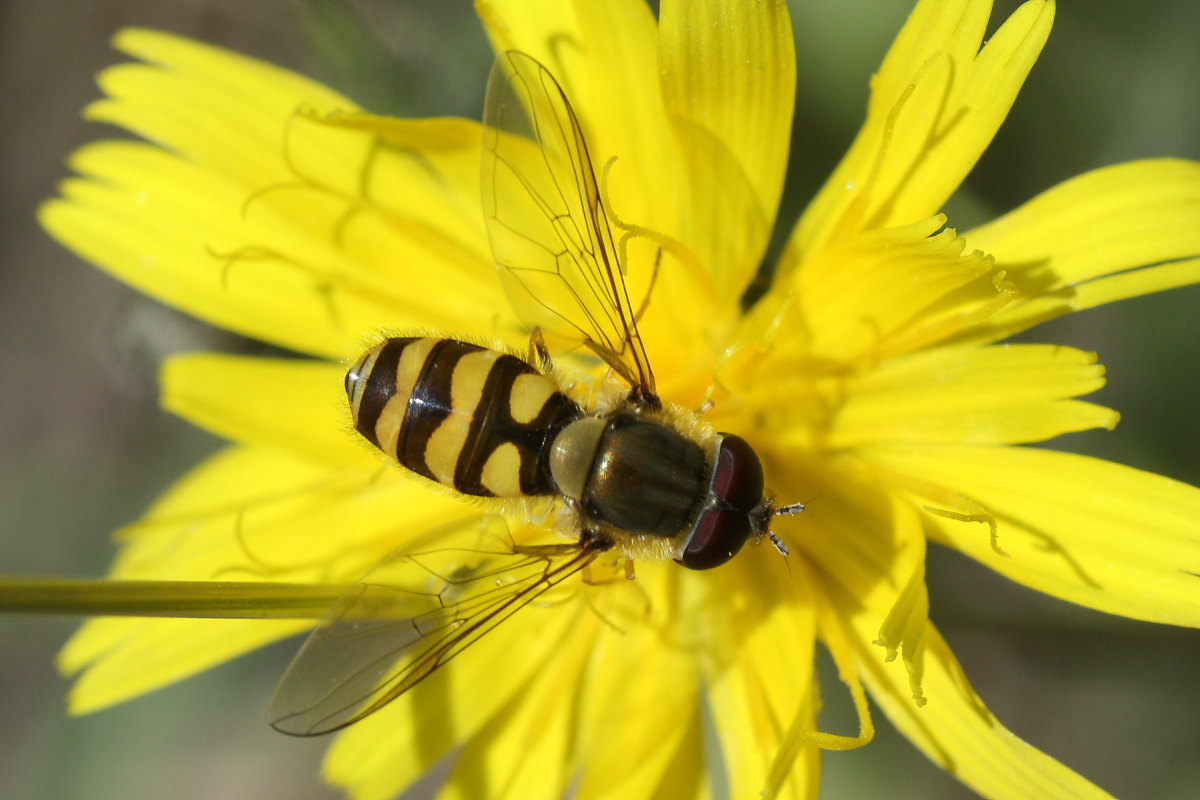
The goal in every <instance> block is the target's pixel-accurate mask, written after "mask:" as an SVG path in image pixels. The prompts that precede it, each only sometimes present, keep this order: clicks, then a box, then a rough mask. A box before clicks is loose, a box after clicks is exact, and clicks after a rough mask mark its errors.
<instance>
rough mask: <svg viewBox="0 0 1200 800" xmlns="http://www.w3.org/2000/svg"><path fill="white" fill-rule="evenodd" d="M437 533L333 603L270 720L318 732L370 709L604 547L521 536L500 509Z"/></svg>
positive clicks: (290, 729)
mask: <svg viewBox="0 0 1200 800" xmlns="http://www.w3.org/2000/svg"><path fill="white" fill-rule="evenodd" d="M430 539H431V540H432V541H433V542H436V544H431V545H429V546H428V547H426V548H420V547H418V548H414V549H410V550H405V551H399V552H397V553H394V554H392V555H391V556H389V557H388V558H387V559H385V560H384V561H382V562H381V563H380V564H378V565H377V566H376V567H375V568H374V569H372V570H371V572H370V573H368V574H367V575H366V576H365V577H364V578H363V579H362V580H361V581H360V582H359V583H357V584H355V585H354V586H352V587H351V588H350V590H349V591H347V593H346V594H345V595H344V596H343V597H342V598H341V599H340V600H338V602H337V603H335V604H334V605H333V606H332V607H331V608H330V610H329V612H328V613H327V614H326V615H325V618H324V619H322V620H321V622H320V623H319V624H318V626H317V628H316V629H315V630H314V631H313V632H312V633H311V634H310V635H309V637H308V640H307V641H306V642H305V643H304V645H303V646H302V647H301V648H300V652H298V653H297V654H296V657H295V658H294V659H293V660H292V663H291V665H290V666H289V667H288V669H287V672H285V673H284V675H283V678H282V679H281V680H280V682H279V687H278V688H277V689H276V690H275V696H274V697H273V698H272V700H271V710H270V718H271V725H272V727H274V728H275V729H276V730H278V731H281V732H282V733H287V734H291V735H293V736H317V735H319V734H323V733H330V732H332V731H336V730H338V729H340V728H344V727H346V726H347V725H350V724H352V723H354V722H357V721H358V720H360V719H362V718H363V717H366V716H368V715H369V714H373V713H374V712H376V711H378V710H379V709H381V708H383V707H384V706H386V705H387V704H388V703H390V702H391V701H392V700H395V699H396V698H397V697H399V696H400V695H401V694H403V693H404V692H406V691H408V690H409V689H411V688H412V687H413V686H415V685H417V684H418V683H420V682H421V681H422V680H424V679H425V678H427V677H428V676H429V675H430V674H432V673H433V672H434V670H436V669H437V668H438V667H440V666H442V665H443V664H445V663H446V662H448V661H449V660H450V659H452V658H454V657H455V656H456V655H458V654H459V653H461V652H462V651H463V650H466V649H467V648H468V647H470V646H471V645H472V644H474V643H475V642H477V641H478V640H479V639H480V638H482V637H483V636H486V635H487V634H488V632H490V631H491V630H493V629H494V628H495V627H496V626H497V625H499V624H500V623H502V622H503V621H504V620H506V619H508V618H509V617H510V616H512V615H513V614H514V613H516V612H517V611H518V610H519V609H521V608H523V607H524V606H526V605H528V604H529V603H530V602H532V601H533V600H535V599H536V598H538V597H540V596H541V595H543V594H544V593H545V592H547V591H549V590H550V589H552V588H554V587H555V586H557V585H558V584H559V583H561V582H562V581H564V580H565V579H567V578H568V577H570V576H571V575H574V574H575V573H577V572H579V570H581V569H583V568H584V567H585V566H587V565H588V564H589V563H591V561H592V560H593V559H594V558H595V557H596V555H597V554H598V553H599V552H600V550H601V549H602V548H600V547H597V546H591V545H588V544H584V543H575V544H561V545H545V546H540V547H518V546H514V545H513V544H512V540H511V538H510V537H509V534H508V526H507V525H506V524H505V522H504V520H503V518H501V517H495V516H489V517H477V518H474V519H473V520H471V521H469V522H468V524H465V525H459V526H458V529H456V530H453V531H449V532H447V531H439V532H438V533H437V534H436V535H432V536H431V537H430Z"/></svg>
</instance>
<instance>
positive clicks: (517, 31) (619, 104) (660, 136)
mask: <svg viewBox="0 0 1200 800" xmlns="http://www.w3.org/2000/svg"><path fill="white" fill-rule="evenodd" d="M475 6H476V9H477V10H478V12H479V15H480V17H481V18H482V20H483V23H484V27H485V28H486V29H487V33H488V36H489V38H490V39H491V42H492V47H493V48H494V49H495V51H496V52H497V53H501V52H504V51H506V50H520V51H522V52H524V53H527V54H529V55H531V56H533V57H534V58H535V59H537V60H538V61H539V62H541V63H542V64H543V65H544V66H545V67H546V68H547V69H548V70H550V72H551V74H553V75H554V77H555V78H556V79H557V80H558V82H559V83H560V84H561V85H562V87H563V90H564V91H565V92H566V95H567V97H568V98H569V100H570V102H571V104H572V106H573V107H574V110H575V113H576V114H577V115H578V116H579V119H580V123H581V124H582V126H583V131H584V135H585V137H586V138H587V142H588V148H589V150H590V151H591V157H592V163H593V165H594V166H595V168H596V171H597V178H600V170H601V168H602V167H603V166H604V165H605V163H606V162H607V161H608V160H609V159H610V158H612V157H616V158H617V159H618V161H617V163H616V164H615V166H614V174H615V176H616V178H614V179H621V180H624V178H621V174H622V173H630V172H632V173H633V175H634V176H635V178H636V183H637V188H638V189H640V190H641V192H643V193H649V195H650V196H649V197H639V196H638V192H637V191H633V190H632V187H631V188H630V190H623V191H620V192H617V193H616V198H614V200H619V201H620V202H614V203H613V205H614V206H615V207H613V208H610V209H609V210H610V211H612V212H615V213H616V214H617V215H618V216H620V217H622V218H624V219H630V220H634V221H637V222H639V223H641V224H651V223H650V220H651V219H653V217H650V216H648V214H650V213H653V212H654V210H655V209H656V207H657V206H656V204H657V203H661V202H666V203H667V204H668V209H667V211H668V213H667V214H666V217H667V218H671V217H673V216H674V214H673V213H670V212H671V209H672V208H673V207H674V206H675V202H676V201H675V199H674V195H675V190H674V187H673V186H666V187H664V186H661V185H658V184H659V179H658V176H659V175H660V174H663V176H664V177H665V175H668V174H670V173H669V172H668V173H660V171H661V170H663V169H664V168H665V166H666V165H670V164H672V163H674V160H673V159H672V158H671V156H672V148H671V147H670V137H669V135H668V127H667V123H666V117H665V115H664V113H663V108H662V96H661V94H660V92H659V86H658V67H657V59H656V55H655V53H656V41H655V38H656V31H655V24H654V17H653V15H652V14H651V13H650V9H649V7H648V6H647V5H646V4H645V3H644V2H641V0H614V2H605V3H594V2H588V0H574V2H560V0H536V2H528V1H527V0H477V2H476V4H475Z"/></svg>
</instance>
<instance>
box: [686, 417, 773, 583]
mask: <svg viewBox="0 0 1200 800" xmlns="http://www.w3.org/2000/svg"><path fill="white" fill-rule="evenodd" d="M762 499H763V470H762V462H760V461H759V460H758V454H757V453H755V452H754V449H753V448H752V447H750V445H749V444H747V443H746V440H745V439H743V438H741V437H740V436H734V435H733V434H725V435H724V437H723V438H722V440H721V446H720V448H719V449H718V450H717V457H716V460H715V462H714V463H713V475H712V482H711V483H710V485H709V490H708V498H707V502H706V503H705V505H704V508H703V509H701V511H700V514H699V515H698V516H697V517H696V522H695V524H694V525H693V526H692V534H691V536H690V537H689V538H688V543H687V546H686V547H685V548H684V550H683V553H682V554H681V555H680V557H679V559H678V561H679V563H680V564H682V565H683V566H685V567H687V568H688V569H711V568H713V567H718V566H720V565H721V564H724V563H725V562H726V561H728V560H729V559H731V558H733V557H734V556H735V555H737V552H738V551H739V550H741V549H742V545H744V544H745V543H746V540H747V539H748V538H750V536H751V535H754V534H757V533H761V532H760V531H756V530H755V522H754V518H753V516H752V514H751V512H752V511H754V510H755V509H757V508H759V507H760V506H761V505H762Z"/></svg>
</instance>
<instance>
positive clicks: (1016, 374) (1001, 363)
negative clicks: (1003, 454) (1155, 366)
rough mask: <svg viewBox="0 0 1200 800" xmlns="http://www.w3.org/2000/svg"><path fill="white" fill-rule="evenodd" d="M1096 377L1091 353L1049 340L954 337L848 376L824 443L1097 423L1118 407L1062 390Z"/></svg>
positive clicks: (997, 440)
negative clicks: (957, 342) (966, 341)
mask: <svg viewBox="0 0 1200 800" xmlns="http://www.w3.org/2000/svg"><path fill="white" fill-rule="evenodd" d="M1103 385H1104V368H1103V367H1102V366H1100V365H1099V364H1097V363H1096V355H1095V354H1094V353H1085V352H1083V351H1080V350H1074V349H1072V348H1070V347H1056V346H1052V345H996V346H991V347H975V346H965V347H964V346H957V347H946V348H938V349H934V350H926V351H922V352H920V353H916V354H913V355H911V356H908V357H903V358H899V359H896V360H893V361H890V362H887V363H884V364H881V365H880V366H879V367H878V368H876V369H874V370H871V371H869V372H866V373H863V374H862V375H860V376H855V377H852V378H849V379H848V380H847V381H846V382H845V385H844V387H843V388H842V389H841V394H842V395H843V396H844V397H845V398H846V399H845V402H844V403H843V404H842V405H841V406H840V407H839V408H838V409H837V411H836V412H835V413H834V416H833V420H832V422H831V431H830V436H829V445H830V446H831V447H835V448H837V447H854V446H857V445H859V444H869V443H871V442H874V441H909V442H944V443H947V444H951V443H962V444H966V443H971V444H1005V443H1015V442H1035V441H1042V440H1044V439H1049V438H1052V437H1054V436H1057V435H1059V434H1060V433H1066V432H1069V431H1077V430H1085V429H1087V428H1094V427H1104V428H1109V429H1111V428H1112V427H1114V426H1115V425H1116V423H1117V419H1118V415H1117V414H1116V412H1113V411H1110V410H1109V409H1106V408H1102V407H1100V406H1095V405H1092V404H1090V403H1083V402H1079V401H1075V400H1069V399H1067V398H1071V397H1075V396H1077V395H1083V394H1087V393H1089V392H1093V391H1095V390H1096V389H1099V388H1100V387H1101V386H1103Z"/></svg>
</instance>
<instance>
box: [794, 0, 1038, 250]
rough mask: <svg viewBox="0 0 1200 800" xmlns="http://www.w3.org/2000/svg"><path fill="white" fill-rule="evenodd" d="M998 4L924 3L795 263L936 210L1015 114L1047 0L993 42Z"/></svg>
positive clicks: (876, 82) (816, 207) (897, 46)
mask: <svg viewBox="0 0 1200 800" xmlns="http://www.w3.org/2000/svg"><path fill="white" fill-rule="evenodd" d="M990 9H991V3H990V2H986V1H985V0H922V2H921V3H919V4H918V5H917V7H916V9H915V10H914V11H913V12H912V14H911V15H910V17H909V19H908V22H907V24H905V26H904V28H903V30H902V31H901V32H900V35H899V36H898V37H897V39H896V41H895V43H894V44H893V45H892V47H891V49H890V50H889V51H888V54H887V56H886V57H885V59H884V61H883V65H882V66H881V67H880V70H879V73H878V75H876V76H875V78H874V79H873V80H872V82H871V99H870V101H869V103H868V107H867V119H866V122H865V123H864V124H863V128H862V130H861V131H860V132H859V134H858V137H857V138H856V139H855V141H854V144H853V145H852V146H851V148H850V150H849V152H848V153H847V154H846V156H845V158H844V159H843V160H842V162H841V164H840V165H839V166H838V167H837V169H836V170H835V171H834V173H833V175H832V176H830V178H829V180H828V181H827V182H826V184H825V186H824V187H823V188H822V189H821V191H820V193H819V194H818V195H817V197H816V198H815V199H814V201H813V203H812V204H811V205H810V206H809V207H808V210H807V211H806V212H805V213H804V216H803V217H802V218H801V220H800V222H799V223H798V224H797V227H796V229H795V231H794V232H793V234H792V237H791V240H790V241H789V242H788V245H787V249H786V251H785V253H784V255H783V257H782V259H781V268H782V269H784V270H787V269H789V268H791V267H793V266H794V265H795V264H797V263H799V262H801V261H802V260H803V259H805V258H807V257H809V256H810V255H811V254H813V253H815V252H817V251H818V250H820V249H821V248H822V247H824V246H825V245H826V244H828V243H830V242H834V241H837V240H839V239H842V238H844V237H846V236H850V235H853V234H854V233H856V232H858V231H861V230H864V229H871V228H883V227H890V226H897V225H907V224H911V223H913V222H915V221H917V220H919V219H922V218H924V217H927V216H929V215H931V214H933V213H935V212H937V211H938V210H939V209H940V208H941V206H942V204H943V203H944V202H945V200H946V198H948V197H949V196H950V194H951V193H952V192H953V191H954V190H955V189H956V188H958V185H959V183H961V182H962V179H963V178H964V177H966V175H967V173H968V172H969V171H970V170H971V168H972V167H973V166H974V165H975V162H976V161H977V160H978V158H979V156H980V155H981V154H982V153H983V150H984V148H986V147H987V145H988V143H989V142H990V141H991V139H992V136H993V135H994V134H995V132H996V130H997V129H998V128H999V126H1000V124H1001V122H1003V120H1004V117H1005V116H1006V115H1007V114H1008V110H1009V108H1010V107H1011V106H1012V103H1013V101H1014V99H1015V98H1016V95H1017V91H1018V90H1019V89H1020V87H1021V84H1022V83H1023V82H1024V80H1025V76H1026V75H1027V74H1028V73H1029V70H1030V69H1031V68H1032V66H1033V63H1034V61H1035V60H1036V59H1037V56H1038V54H1039V53H1040V52H1041V49H1042V45H1043V44H1045V41H1046V37H1047V36H1048V35H1049V32H1050V25H1051V22H1052V20H1053V17H1054V4H1053V3H1052V2H1050V1H1049V0H1030V2H1027V3H1025V4H1024V5H1022V6H1021V7H1020V8H1018V9H1017V10H1016V11H1015V12H1013V14H1012V16H1010V17H1009V18H1008V19H1007V20H1006V21H1005V22H1004V24H1003V25H1001V26H1000V28H999V29H998V30H997V31H996V32H995V34H993V35H992V37H991V38H990V39H989V40H988V41H987V43H986V44H984V45H982V47H981V42H982V38H983V35H984V30H985V28H986V25H987V21H988V15H989V12H990Z"/></svg>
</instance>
